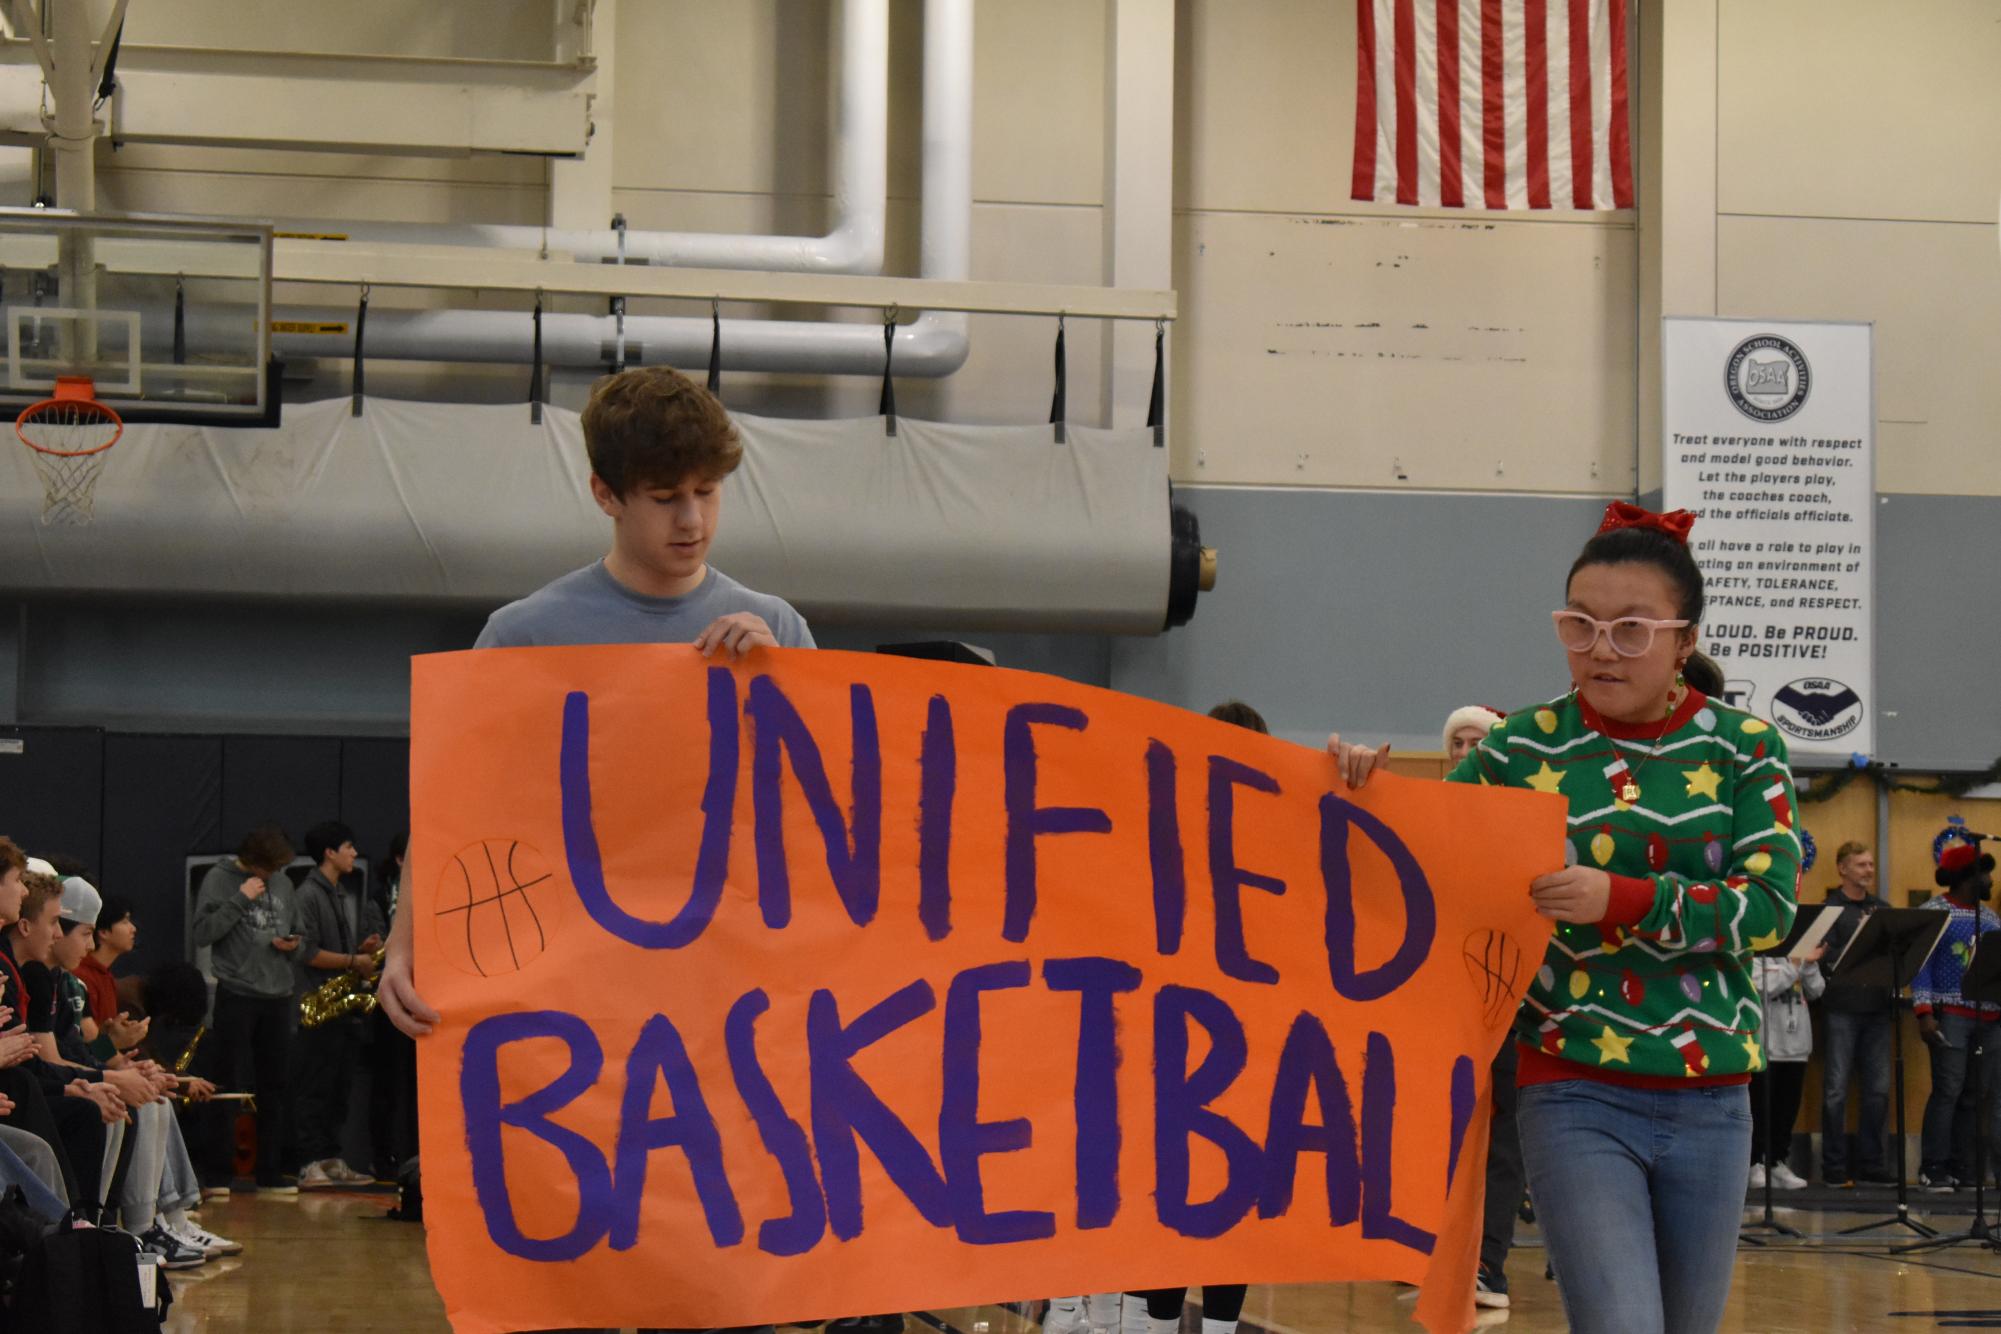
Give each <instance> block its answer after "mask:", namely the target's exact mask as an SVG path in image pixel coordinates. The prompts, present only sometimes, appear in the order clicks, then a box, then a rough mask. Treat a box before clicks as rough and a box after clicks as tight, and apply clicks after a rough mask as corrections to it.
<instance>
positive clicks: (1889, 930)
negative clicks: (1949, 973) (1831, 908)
mask: <svg viewBox="0 0 2001 1334" xmlns="http://www.w3.org/2000/svg"><path fill="white" fill-rule="evenodd" d="M1948 923H1949V917H1948V915H1947V914H1946V913H1942V912H1939V911H1937V910H1936V909H1927V908H1887V909H1884V910H1882V911H1879V912H1875V913H1871V914H1870V916H1869V919H1868V920H1867V921H1866V922H1864V923H1863V924H1862V929H1861V930H1859V931H1857V932H1856V933H1855V936H1854V938H1853V939H1851V940H1850V941H1849V942H1848V948H1847V949H1845V950H1843V951H1842V955H1841V958H1840V960H1839V961H1838V962H1837V963H1836V965H1835V968H1836V970H1837V971H1838V972H1840V973H1841V974H1842V975H1843V978H1844V980H1846V981H1852V982H1855V983H1858V984H1860V985H1863V986H1883V985H1884V984H1885V983H1887V984H1888V985H1889V988H1890V1007H1891V1014H1890V1020H1891V1023H1890V1051H1891V1069H1892V1070H1893V1071H1894V1072H1895V1081H1896V1083H1895V1088H1896V1099H1897V1106H1896V1113H1897V1117H1896V1134H1897V1212H1896V1213H1894V1214H1892V1215H1891V1216H1890V1217H1888V1218H1879V1219H1875V1220H1873V1221H1871V1222H1867V1223H1857V1224H1856V1225H1855V1226H1854V1227H1845V1228H1842V1229H1841V1231H1840V1232H1839V1233H1837V1234H1836V1235H1838V1236H1843V1237H1846V1236H1851V1235H1853V1234H1855V1233H1857V1232H1873V1231H1875V1230H1876V1229H1877V1228H1883V1227H1901V1228H1908V1229H1909V1230H1910V1231H1912V1232H1915V1233H1917V1234H1918V1235H1919V1236H1920V1237H1925V1238H1931V1237H1936V1236H1938V1229H1937V1228H1934V1227H1930V1226H1928V1225H1926V1224H1924V1223H1921V1222H1919V1221H1918V1220H1917V1219H1915V1218H1912V1217H1911V1196H1910V1182H1909V1179H1908V1178H1909V1176H1910V1173H1909V1170H1908V1168H1909V1157H1908V1155H1907V1153H1906V1147H1907V1146H1906V1144H1905V1135H1906V1131H1905V1125H1904V1025H1903V1022H1902V1019H1901V1017H1900V1016H1898V1014H1897V1013H1896V1006H1897V998H1898V996H1900V995H1901V994H1902V993H1903V990H1904V987H1905V986H1906V985H1908V983H1909V982H1910V978H1911V974H1913V973H1915V972H1917V970H1918V969H1919V968H1922V967H1923V966H1924V961H1925V960H1926V959H1928V958H1930V957H1931V952H1932V950H1933V949H1935V948H1937V946H1938V942H1939V938H1940V937H1941V936H1943V935H1944V934H1945V929H1946V926H1947V925H1948ZM1911 955H1916V956H1917V961H1916V962H1915V963H1914V964H1910V966H1909V967H1906V964H1907V963H1909V956H1911ZM1851 956H1853V958H1852V959H1851ZM1885 973H1887V976H1884V974H1885ZM1823 1129H1825V1127H1823Z"/></svg>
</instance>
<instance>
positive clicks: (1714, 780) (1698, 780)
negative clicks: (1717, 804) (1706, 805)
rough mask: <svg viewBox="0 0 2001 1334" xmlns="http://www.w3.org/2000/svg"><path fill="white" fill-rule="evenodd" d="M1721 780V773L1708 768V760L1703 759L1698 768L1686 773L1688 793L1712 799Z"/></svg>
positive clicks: (1692, 795) (1714, 797)
mask: <svg viewBox="0 0 2001 1334" xmlns="http://www.w3.org/2000/svg"><path fill="white" fill-rule="evenodd" d="M1722 781H1723V775H1722V774H1720V773H1717V772H1716V770H1714V769H1712V768H1710V767H1709V762H1708V761H1707V760H1705V761H1703V764H1702V767H1701V768H1700V769H1697V770H1696V771H1695V772H1693V773H1691V774H1689V775H1688V795H1689V796H1691V797H1695V796H1702V797H1708V798H1709V799H1710V800H1712V801H1714V800H1715V799H1716V789H1717V786H1718V784H1720V783H1722Z"/></svg>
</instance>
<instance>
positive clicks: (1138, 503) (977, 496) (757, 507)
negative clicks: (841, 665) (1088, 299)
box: [0, 399, 1193, 634]
mask: <svg viewBox="0 0 2001 1334" xmlns="http://www.w3.org/2000/svg"><path fill="white" fill-rule="evenodd" d="M737 423H738V426H739V428H740V429H741V431H742V433H743V437H744V446H745V448H744V464H743V467H742V468H741V469H740V470H739V471H738V473H737V474H736V475H735V476H734V477H733V478H732V479H731V481H730V484H729V488H728V491H727V493H726V495H727V501H726V503H725V506H724V513H723V525H722V532H721V536H720V538H719V539H718V542H717V546H716V549H715V559H716V563H717V565H718V566H719V567H721V568H723V569H726V570H728V571H729V572H730V573H731V574H733V575H735V576H736V577H738V578H740V579H743V580H744V581H746V582H747V583H749V584H751V585H752V586H754V587H758V588H763V589H767V590H769V591H771V592H775V593H779V594H782V595H783V596H785V597H787V598H788V599H790V600H791V601H792V602H793V603H795V604H796V605H797V606H798V607H799V608H800V610H802V611H803V612H805V613H806V615H807V616H808V617H810V618H813V619H815V620H818V621H822V622H830V623H838V622H849V623H867V624H892V625H898V626H908V627H911V628H951V629H960V630H1016V631H1032V632H1098V633H1118V634H1158V633H1159V632H1160V631H1161V630H1162V629H1163V628H1165V626H1166V625H1167V624H1169V621H1170V605H1172V606H1173V607H1174V608H1175V615H1176V617H1177V618H1178V619H1185V616H1186V614H1187V612H1188V611H1189V610H1191V609H1192V601H1193V594H1192V592H1191V591H1190V590H1189V588H1188V585H1187V583H1186V578H1187V577H1188V574H1187V571H1186V570H1185V569H1184V570H1183V572H1182V574H1181V575H1179V576H1177V574H1176V570H1177V569H1180V568H1182V567H1185V566H1187V564H1188V561H1187V557H1186V553H1185V552H1183V553H1181V554H1180V555H1179V556H1178V557H1177V555H1176V552H1175V550H1174V548H1175V546H1176V543H1175V541H1174V538H1175V536H1176V535H1177V534H1176V530H1175V524H1176V523H1178V524H1179V525H1180V528H1181V531H1180V532H1179V536H1180V538H1181V542H1180V543H1179V545H1180V546H1183V547H1185V546H1186V545H1187V543H1188V540H1189V538H1190V534H1189V533H1188V532H1187V531H1186V524H1187V520H1186V519H1179V520H1176V519H1173V518H1171V516H1170V507H1169V496H1168V481H1167V458H1166V451H1165V450H1162V449H1156V448H1154V446H1153V435H1152V432H1151V431H1150V430H1148V429H1147V428H1144V427H1139V428H1132V429H1125V430H1117V431H1109V430H1098V429H1094V428H1090V427H1082V426H1072V427H1071V428H1070V430H1069V443H1068V444H1065V445H1056V444H1055V443H1053V440H1052V435H1051V431H1050V429H1049V428H1048V427H1047V426H1023V427H994V426H954V425H943V424H938V423H931V422H922V421H913V420H909V419H907V418H906V419H899V421H898V423H897V433H896V434H895V435H894V436H890V435H887V434H886V433H885V430H884V423H883V421H882V419H880V418H861V419H853V420H846V421H791V420H783V419H777V418H763V417H749V416H740V417H738V418H737ZM7 454H8V459H7V461H6V462H5V463H0V593H7V594H46V593H50V592H102V593H123V594H134V593H142V594H143V593H160V594H176V595H189V594H192V595H207V596H232V597H248V596H257V597H284V598H305V599H339V600H345V601H364V602H382V601H391V600H410V601H431V602H456V603H466V604H486V605H492V604H497V603H499V602H502V601H506V600H509V599H512V598H516V597H519V596H521V595H522V594H524V593H526V592H528V591H529V590H531V589H533V588H535V587H537V586H539V585H541V584H542V583H544V582H546V581H548V580H549V579H551V578H554V577H555V576H557V575H559V574H562V573H563V572H565V571H567V570H571V569H575V568H577V567H578V566H580V565H583V564H585V563H587V562H589V561H591V560H593V559H595V558H596V557H598V556H601V555H602V554H603V553H604V551H605V549H606V547H607V545H608V543H609V540H610V523H609V521H608V520H607V519H606V518H605V517H604V516H603V515H602V514H600V513H599V512H598V510H597V507H596V506H595V505H594V504H593V503H592V502H591V499H590V494H589V490H588V487H587V485H586V476H587V464H586V461H585V456H584V450H583V441H582V433H581V428H580V425H579V420H578V417H577V415H576V414H575V413H573V412H568V411H565V410H563V409H560V408H556V407H545V408H544V410H543V421H542V424H541V425H539V426H536V425H531V424H530V423H529V414H528V411H527V409H526V408H525V407H522V406H518V405H515V406H509V405H502V406H468V405H463V404H449V403H411V402H398V401H393V400H386V399H385V400H370V401H369V402H368V404H367V410H366V412H365V414H364V415H363V416H360V417H355V416H352V415H351V413H350V409H349V405H348V403H347V401H346V400H344V399H342V400H332V401H327V402H320V403H309V404H304V405H299V406H294V407H288V408H287V409H286V410H285V421H284V424H283V426H282V427H280V428H278V429H275V430H222V429H212V428H203V427H192V426H165V425H143V426H131V427H128V428H127V430H126V432H125V436H124V438H123V439H122V440H121V441H120V442H119V443H118V444H117V445H116V446H114V447H113V448H112V449H111V450H110V451H109V454H108V456H107V459H106V463H105V468H104V474H103V477H102V480H101V481H100V483H99V485H98V492H97V502H96V514H97V517H96V521H95V522H94V523H92V524H90V525H89V526H86V527H79V528H64V527H44V526H43V525H42V524H41V523H39V522H38V521H37V514H38V512H39V509H40V499H41V487H40V485H39V483H38V482H37V480H36V478H35V475H34V471H33V468H32V466H31V465H30V463H29V462H28V460H27V458H26V451H25V450H23V449H20V448H10V449H9V450H8V451H7ZM1177 623H1178V620H1177Z"/></svg>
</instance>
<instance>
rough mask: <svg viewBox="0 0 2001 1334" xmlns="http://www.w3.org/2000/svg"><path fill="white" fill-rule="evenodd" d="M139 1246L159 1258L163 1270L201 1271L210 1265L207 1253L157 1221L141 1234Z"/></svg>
mask: <svg viewBox="0 0 2001 1334" xmlns="http://www.w3.org/2000/svg"><path fill="white" fill-rule="evenodd" d="M139 1244H140V1245H141V1246H142V1247H144V1248H145V1249H146V1250H148V1251H151V1252H152V1253H153V1254H154V1255H156V1256H158V1257H159V1259H158V1261H157V1263H158V1264H159V1266H160V1268H162V1269H199V1268H200V1267H201V1266H202V1265H205V1264H207V1263H208V1255H207V1253H206V1252H204V1251H203V1250H202V1249H201V1248H200V1247H198V1246H191V1245H189V1244H188V1243H187V1242H185V1241H182V1240H181V1239H180V1238H179V1237H177V1236H175V1235H174V1234H173V1233H171V1232H169V1231H167V1225H166V1224H165V1223H162V1222H159V1221H157V1220H155V1222H154V1223H153V1226H151V1227H149V1228H147V1229H146V1230H145V1231H144V1232H141V1233H140V1234H139Z"/></svg>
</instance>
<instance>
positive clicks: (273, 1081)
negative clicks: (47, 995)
mask: <svg viewBox="0 0 2001 1334" xmlns="http://www.w3.org/2000/svg"><path fill="white" fill-rule="evenodd" d="M291 860H292V844H291V840H290V839H288V838H286V837H285V833H284V831H283V830H281V829H279V828H278V827H277V826H276V825H259V826H258V827H257V828H255V829H253V830H251V831H250V832H249V833H248V834H246V835H244V838H243V842H242V844H241V845H240V846H239V847H238V848H237V850H236V856H235V857H234V858H231V859H229V860H226V861H220V862H217V863H216V864H215V865H214V866H213V867H212V868H210V870H209V873H208V876H207V878H206V879H204V880H203V881H202V884H201V892H200V893H199V894H198V895H196V897H195V919H194V936H195V944H196V945H198V946H200V945H206V946H208V947H209V958H210V964H209V967H210V970H211V971H212V972H214V974H215V983H216V986H215V1024H214V1028H213V1030H212V1033H211V1037H212V1040H213V1041H214V1042H215V1044H216V1049H217V1050H216V1056H217V1060H218V1066H217V1069H218V1078H219V1080H220V1081H221V1082H222V1083H223V1084H224V1085H225V1086H226V1087H228V1088H231V1089H247V1090H249V1091H250V1092H252V1093H255V1094H256V1095H257V1189H259V1190H261V1191H271V1192H274V1193H276V1194H280V1195H295V1194H297V1193H298V1190H299V1183H298V1178H297V1177H294V1176H289V1175H287V1174H286V1173H285V1171H284V1169H283V1157H282V1155H283V1154H284V1151H285V1139H286V1135H287V1134H288V1132H289V1130H290V1123H291V1088H290V1081H289V1080H288V1078H287V1073H286V1071H287V1066H288V1065H289V1063H290V1060H291V1053H290V1047H291V1041H292V1014H293V1010H294V1007H295V1006H296V1004H297V1002H296V1001H295V1000H294V999H293V997H294V995H295V994H296V985H295V984H296V973H295V963H294V960H295V956H296V955H297V953H298V949H299V939H300V935H299V911H298V904H297V902H296V901H295V899H294V898H293V889H292V882H291V880H290V879H289V878H288V877H287V876H286V875H285V867H286V865H287V864H288V863H290V862H291Z"/></svg>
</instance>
